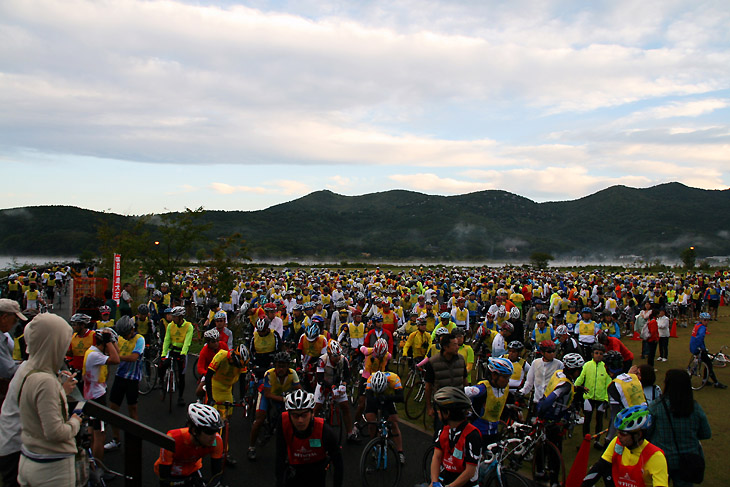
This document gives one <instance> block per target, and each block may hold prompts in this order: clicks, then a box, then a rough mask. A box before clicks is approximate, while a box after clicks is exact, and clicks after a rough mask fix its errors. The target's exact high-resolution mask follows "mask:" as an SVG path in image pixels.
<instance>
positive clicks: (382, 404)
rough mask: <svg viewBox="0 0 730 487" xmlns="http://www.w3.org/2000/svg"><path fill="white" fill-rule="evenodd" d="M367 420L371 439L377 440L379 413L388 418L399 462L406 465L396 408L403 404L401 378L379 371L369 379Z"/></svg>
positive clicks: (367, 384) (366, 408)
mask: <svg viewBox="0 0 730 487" xmlns="http://www.w3.org/2000/svg"><path fill="white" fill-rule="evenodd" d="M365 401H366V405H365V419H366V420H367V421H368V423H369V424H368V431H369V433H370V438H375V435H376V434H377V428H376V426H375V424H374V423H375V422H376V421H377V415H378V411H381V412H382V414H383V416H385V417H387V419H388V421H389V422H390V426H391V429H392V436H391V437H392V439H393V443H395V448H396V450H397V451H398V461H399V462H400V463H401V464H404V463H406V455H405V453H404V452H403V438H402V437H401V433H400V427H399V426H398V411H397V410H396V408H395V403H396V402H403V385H402V384H401V381H400V377H398V375H397V374H395V373H393V372H383V371H381V370H378V371H376V372H374V373H373V374H372V375H370V377H368V380H367V383H366V385H365Z"/></svg>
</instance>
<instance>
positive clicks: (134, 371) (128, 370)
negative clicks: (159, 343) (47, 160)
mask: <svg viewBox="0 0 730 487" xmlns="http://www.w3.org/2000/svg"><path fill="white" fill-rule="evenodd" d="M114 330H115V331H116V332H117V334H118V335H119V340H118V345H119V367H117V372H116V375H115V377H114V384H112V390H111V392H110V393H109V407H111V409H113V410H114V411H119V408H120V407H121V406H122V401H124V398H125V397H126V398H127V409H128V411H129V417H130V418H132V419H134V420H137V419H139V415H138V414H137V401H138V399H139V380H140V379H141V378H142V354H143V353H144V346H145V342H144V337H143V336H142V335H140V334H138V333H137V332H136V330H135V328H134V322H133V321H132V320H131V319H130V318H129V317H128V316H122V317H121V318H120V319H119V322H118V323H117V324H116V326H115V327H114ZM120 445H121V443H120V441H119V428H117V427H115V426H113V427H112V440H111V441H110V442H109V443H106V444H105V445H104V449H105V450H116V449H117V448H119V446H120Z"/></svg>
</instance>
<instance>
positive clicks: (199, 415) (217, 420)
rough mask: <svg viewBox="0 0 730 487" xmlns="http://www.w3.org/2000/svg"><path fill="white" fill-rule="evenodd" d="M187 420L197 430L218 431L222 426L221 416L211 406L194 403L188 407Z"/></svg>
mask: <svg viewBox="0 0 730 487" xmlns="http://www.w3.org/2000/svg"><path fill="white" fill-rule="evenodd" d="M188 420H190V422H191V423H192V424H193V425H194V426H195V427H197V428H210V429H216V430H219V429H221V427H222V426H223V421H221V415H220V414H219V413H218V411H217V410H216V409H215V408H214V407H213V406H208V405H207V404H198V403H196V402H194V403H192V404H191V405H190V406H188Z"/></svg>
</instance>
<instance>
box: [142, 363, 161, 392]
mask: <svg viewBox="0 0 730 487" xmlns="http://www.w3.org/2000/svg"><path fill="white" fill-rule="evenodd" d="M156 381H157V367H155V364H154V363H152V360H150V359H148V358H146V359H144V360H143V361H142V377H140V379H139V393H140V394H142V395H143V396H144V395H146V394H149V393H150V392H152V389H154V387H155V382H156Z"/></svg>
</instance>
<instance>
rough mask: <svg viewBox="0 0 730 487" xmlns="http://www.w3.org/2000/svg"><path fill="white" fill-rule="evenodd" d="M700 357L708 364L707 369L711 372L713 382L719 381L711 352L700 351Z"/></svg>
mask: <svg viewBox="0 0 730 487" xmlns="http://www.w3.org/2000/svg"><path fill="white" fill-rule="evenodd" d="M700 359H701V360H702V361H703V362H704V363H706V364H707V371H708V372H709V373H710V379H712V382H717V376H716V375H715V369H714V368H713V367H712V358H710V354H708V353H707V350H701V351H700Z"/></svg>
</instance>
